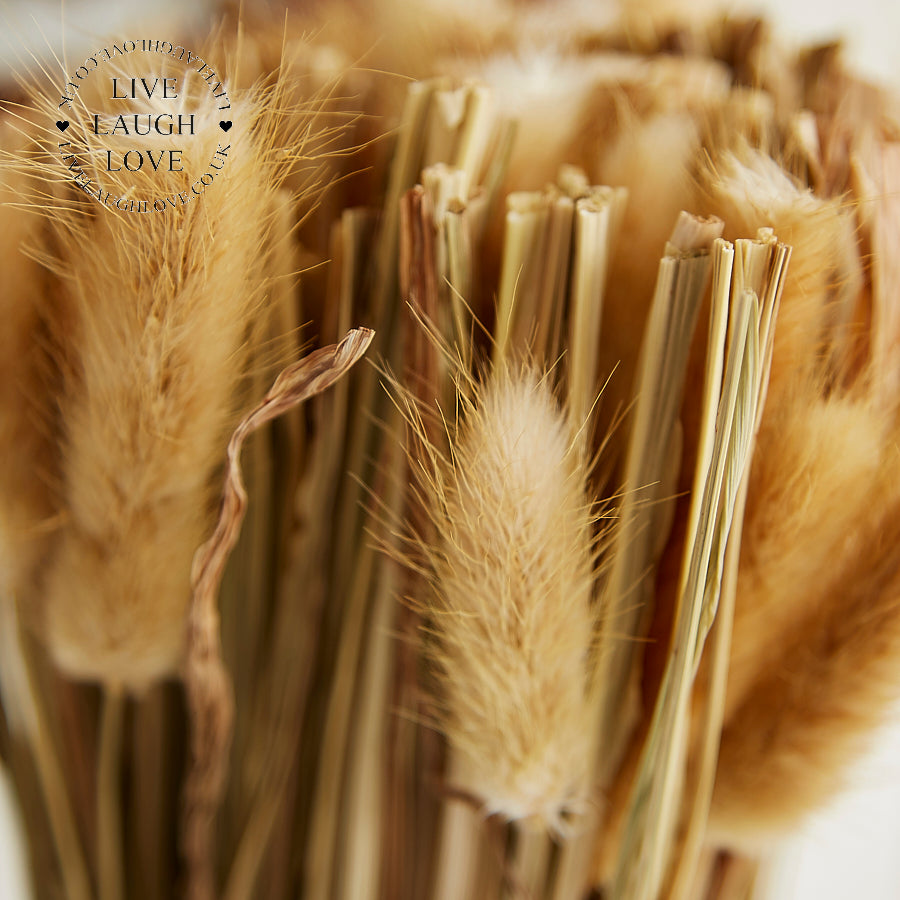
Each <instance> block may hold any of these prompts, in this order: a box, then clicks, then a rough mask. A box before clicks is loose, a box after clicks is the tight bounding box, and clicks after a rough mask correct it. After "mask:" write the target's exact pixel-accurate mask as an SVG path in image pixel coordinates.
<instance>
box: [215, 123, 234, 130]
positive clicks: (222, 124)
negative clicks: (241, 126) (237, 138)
mask: <svg viewBox="0 0 900 900" xmlns="http://www.w3.org/2000/svg"><path fill="white" fill-rule="evenodd" d="M233 124H234V123H233V122H219V128H221V129H222V131H228V129H229V128H231V126H232V125H233Z"/></svg>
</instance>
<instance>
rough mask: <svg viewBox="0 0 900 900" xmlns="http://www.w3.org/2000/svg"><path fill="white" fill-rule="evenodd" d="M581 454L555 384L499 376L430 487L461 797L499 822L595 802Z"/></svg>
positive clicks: (555, 814) (434, 568) (433, 561)
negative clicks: (590, 797)
mask: <svg viewBox="0 0 900 900" xmlns="http://www.w3.org/2000/svg"><path fill="white" fill-rule="evenodd" d="M574 448H575V442H574V441H573V436H572V434H571V433H570V430H569V428H568V426H567V424H566V419H565V417H564V416H563V413H562V411H561V410H560V409H559V407H558V405H557V403H556V400H555V399H554V397H553V394H552V391H551V389H550V387H549V386H548V384H547V382H546V381H545V380H544V381H542V380H540V379H539V378H538V377H537V375H536V374H535V373H534V372H533V371H530V370H528V369H524V370H520V371H506V370H500V371H498V372H495V373H494V374H493V375H492V376H491V377H490V378H489V380H488V382H487V384H486V385H485V386H484V387H483V388H482V389H481V391H480V393H479V396H477V397H476V399H475V401H474V403H473V405H472V408H470V409H469V410H468V412H467V415H466V416H465V419H464V421H463V422H462V424H461V426H460V427H459V429H458V433H457V435H456V443H455V446H454V447H453V448H452V451H451V459H450V461H449V463H447V464H446V465H445V466H443V468H441V469H440V470H439V471H437V472H435V473H434V479H433V481H431V483H430V485H429V487H430V489H431V497H430V502H431V509H430V515H431V519H432V521H433V525H434V528H435V531H436V538H435V540H434V543H433V545H431V546H427V547H424V550H425V555H426V557H427V558H428V561H429V564H430V570H431V575H432V579H433V581H432V597H431V603H430V607H431V608H430V614H431V620H432V621H431V625H432V627H433V629H434V632H435V637H434V640H433V641H432V643H431V645H430V654H431V656H432V660H433V662H434V664H435V666H436V668H437V670H438V672H439V676H440V683H441V687H440V691H439V703H440V708H441V711H442V720H443V721H442V726H443V728H444V730H445V732H446V734H447V737H448V739H449V741H450V743H451V745H452V746H453V747H454V749H455V750H456V751H457V752H458V753H459V754H460V756H461V766H460V768H461V769H462V770H463V771H464V772H465V773H466V774H465V776H464V777H465V781H466V783H465V784H462V785H458V786H459V787H462V788H464V789H465V790H467V791H469V792H471V793H472V794H474V795H475V796H477V797H478V798H479V799H480V800H481V801H482V802H483V805H484V809H485V810H486V811H487V812H488V813H499V814H501V815H503V816H505V817H507V818H509V819H521V818H533V819H537V820H538V821H540V822H542V823H543V824H545V825H549V826H550V827H556V828H561V827H562V825H563V816H564V814H565V813H567V812H577V811H578V810H579V809H581V808H583V806H584V804H585V803H586V801H587V783H586V782H587V771H588V758H589V742H588V733H589V729H588V728H586V727H585V723H586V721H588V709H587V703H586V698H585V690H586V682H587V665H588V655H589V651H590V646H591V640H592V633H593V620H592V610H591V584H592V577H591V576H592V550H591V521H590V515H589V508H588V504H587V501H586V499H585V472H584V467H583V465H582V462H581V459H580V457H579V454H578V452H577V451H576V450H575V449H574ZM429 480H430V479H429Z"/></svg>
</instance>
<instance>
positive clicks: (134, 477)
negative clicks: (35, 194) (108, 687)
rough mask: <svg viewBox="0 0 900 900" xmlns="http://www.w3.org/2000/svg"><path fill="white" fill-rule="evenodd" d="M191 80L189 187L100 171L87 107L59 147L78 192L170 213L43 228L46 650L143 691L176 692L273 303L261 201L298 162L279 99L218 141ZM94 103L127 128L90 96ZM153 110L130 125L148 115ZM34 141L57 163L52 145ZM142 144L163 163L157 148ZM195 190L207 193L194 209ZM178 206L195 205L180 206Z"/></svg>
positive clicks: (74, 214) (152, 140)
mask: <svg viewBox="0 0 900 900" xmlns="http://www.w3.org/2000/svg"><path fill="white" fill-rule="evenodd" d="M159 72H160V77H162V76H163V75H173V74H175V73H173V72H172V71H171V70H166V69H160V70H159ZM192 77H193V79H194V81H193V82H192V83H187V84H186V83H185V82H186V81H187V80H188V79H185V81H182V80H181V79H180V78H179V80H178V85H179V86H180V87H181V94H180V97H181V98H182V99H181V100H180V102H181V103H182V104H183V112H184V113H185V114H187V113H191V112H193V113H195V114H196V116H197V122H196V125H195V130H196V134H195V136H193V137H190V138H183V139H182V140H180V141H178V142H177V143H178V145H180V146H183V147H184V154H183V159H184V164H183V169H184V171H182V172H177V171H176V172H167V171H165V166H163V167H161V168H160V169H159V171H157V172H154V171H148V170H149V169H150V167H149V166H148V165H146V164H145V165H144V166H143V168H142V169H141V172H140V173H138V176H137V177H135V176H134V174H133V173H130V172H127V171H125V170H124V169H123V171H122V173H116V172H107V171H105V160H106V155H105V148H106V147H107V144H106V142H107V141H110V140H112V139H111V138H104V137H102V136H100V137H98V136H96V135H93V134H92V132H91V129H90V128H89V127H88V121H89V120H88V115H87V112H86V109H84V108H82V107H81V106H80V104H81V103H83V102H87V101H88V98H87V96H86V95H85V96H81V95H79V97H78V98H77V99H76V101H75V103H74V104H73V111H72V112H71V113H70V115H71V119H72V127H71V128H70V130H69V132H67V136H68V135H69V134H71V135H72V137H71V141H72V144H73V145H74V146H75V147H76V148H77V149H76V154H75V157H76V159H77V161H78V162H79V163H80V164H81V165H82V167H83V171H84V173H85V175H86V176H88V177H91V178H93V179H95V180H99V182H100V183H101V185H102V189H103V191H104V192H106V191H109V193H110V195H111V197H112V198H116V197H117V196H123V197H134V198H138V199H150V200H151V207H152V198H153V197H161V198H166V197H170V198H174V203H168V204H167V208H166V210H165V211H164V212H157V211H152V209H151V211H150V212H147V213H138V212H122V211H117V210H113V209H109V208H106V209H102V208H100V204H99V203H98V202H96V200H94V199H88V198H86V197H85V196H83V195H81V196H79V190H78V189H77V188H74V187H71V186H66V187H65V188H64V189H63V198H62V201H61V202H60V203H59V204H58V205H56V206H54V207H53V208H51V209H49V210H48V211H47V215H48V216H49V217H50V219H51V224H52V226H53V229H54V231H55V242H54V244H53V247H52V248H51V249H50V250H49V251H48V252H47V253H45V254H44V258H43V261H44V262H45V264H46V265H47V267H48V268H50V269H51V270H52V271H53V273H54V274H55V276H56V277H57V278H58V279H59V281H60V282H61V286H62V292H63V296H64V298H65V304H66V306H67V309H68V314H67V317H66V319H65V320H64V324H60V325H59V326H58V328H57V333H56V334H55V339H56V342H57V345H58V346H59V347H60V348H65V350H64V351H63V350H62V349H61V351H60V353H59V364H60V366H61V368H62V370H63V373H64V386H63V388H62V391H61V394H60V396H59V398H58V403H59V408H60V412H61V418H62V420H63V423H64V435H63V438H62V447H63V457H64V461H63V466H62V477H61V480H62V483H63V492H64V500H65V503H64V522H63V525H62V528H61V530H60V532H59V534H58V538H57V543H56V546H55V548H54V551H53V555H52V559H51V560H50V562H49V565H48V566H47V569H46V572H45V577H44V581H43V585H42V592H41V596H42V610H41V613H42V615H41V622H42V624H41V626H40V628H39V632H40V634H41V636H42V638H43V640H45V642H46V644H47V646H48V648H49V650H50V652H51V655H52V657H53V658H54V660H55V661H56V662H57V664H58V665H59V666H60V667H61V668H62V669H63V670H64V671H66V672H67V673H68V674H70V675H72V676H75V677H78V678H91V679H101V680H104V681H107V682H120V683H123V684H125V685H126V686H128V687H129V688H132V689H135V690H140V689H142V688H145V687H146V686H147V685H149V684H150V683H152V682H153V681H154V680H155V679H157V678H159V677H161V676H165V675H171V674H174V673H175V672H176V671H177V669H178V666H179V663H180V661H181V655H182V650H183V643H184V631H185V611H186V609H187V603H188V599H189V596H190V587H189V574H190V563H191V557H192V555H193V552H194V550H195V549H196V547H197V546H198V545H199V544H200V543H201V542H202V540H203V537H204V535H205V534H206V532H207V530H208V528H209V526H210V524H211V513H212V512H213V509H212V506H213V502H214V492H213V486H212V482H211V479H212V476H213V475H214V473H215V471H216V469H217V467H218V465H219V464H220V460H221V453H222V448H223V447H224V444H225V440H226V439H227V433H228V431H229V428H230V427H231V426H233V424H234V421H235V412H236V410H235V405H236V400H237V397H236V390H237V387H238V383H239V380H240V378H241V376H242V372H243V362H244V357H245V348H246V346H247V341H248V337H249V334H250V329H251V328H252V327H253V314H254V312H255V311H257V310H258V309H259V308H260V306H261V304H262V303H263V302H264V301H265V298H266V291H267V278H268V273H267V272H265V271H264V269H263V260H264V259H265V258H266V256H265V254H264V252H263V250H264V246H265V241H266V236H267V234H268V231H269V225H270V220H269V216H270V210H271V209H272V208H273V206H272V204H271V203H270V198H271V191H272V189H273V188H274V187H276V186H277V184H278V183H279V181H280V180H281V178H283V176H284V173H285V171H286V169H287V167H288V165H289V164H290V163H291V161H292V160H295V159H297V158H298V157H299V156H301V155H302V142H301V141H300V139H299V137H298V134H297V132H298V131H299V128H300V126H302V124H303V123H302V122H298V127H297V130H296V131H295V132H294V137H295V138H297V140H296V143H295V144H294V145H292V146H291V147H290V148H289V149H288V150H285V149H284V148H283V147H282V146H279V145H276V144H275V142H274V141H273V140H272V135H273V134H274V132H275V130H276V127H277V126H278V124H279V122H280V113H281V109H280V104H281V103H282V102H283V99H284V98H283V91H282V90H280V89H279V87H278V86H277V85H276V86H275V87H274V88H269V89H267V90H265V91H263V90H260V91H257V92H255V93H254V94H252V95H251V96H244V97H238V96H232V97H230V100H231V107H232V108H231V109H230V110H228V112H227V115H228V116H230V117H231V119H232V121H233V123H234V124H233V126H232V128H231V130H230V131H229V132H228V133H227V135H226V134H225V133H223V132H222V131H221V130H220V129H219V128H218V127H216V126H217V125H218V120H219V119H220V117H221V116H222V115H223V113H222V112H220V111H219V110H218V109H217V106H218V104H219V103H220V102H222V101H219V100H216V99H215V98H214V97H213V95H212V92H211V91H210V89H209V87H208V86H207V85H206V83H205V82H203V81H202V79H199V76H198V75H197V74H196V73H194V75H193V76H192ZM198 81H199V84H198V83H197V82H198ZM97 84H99V79H98V82H97ZM90 87H91V89H92V90H93V89H95V88H96V85H91V86H90ZM38 101H39V102H42V103H44V104H50V103H53V100H52V99H51V98H50V97H40V98H38ZM90 102H93V103H96V104H98V105H100V108H101V109H103V110H104V111H105V112H107V113H112V112H121V111H122V110H121V107H115V106H114V105H113V104H111V103H110V101H109V100H108V99H107V100H106V101H104V99H103V96H102V91H100V90H99V89H98V90H97V93H96V95H95V96H94V97H93V98H92V99H91V100H90ZM154 103H160V101H159V100H157V99H156V98H154V100H152V101H149V100H145V101H144V103H143V104H140V103H139V102H136V108H137V110H138V111H139V112H141V113H146V111H147V108H150V109H153V108H154V107H153V104H154ZM53 105H54V106H55V103H53ZM93 109H96V107H94V108H93ZM157 109H158V107H157ZM165 111H167V112H168V111H169V108H168V105H167V106H166V107H165ZM41 137H42V140H43V144H44V149H45V151H46V152H47V153H48V154H50V155H51V156H52V155H56V153H57V148H56V146H55V144H56V140H57V138H56V136H55V133H53V132H45V133H44V134H43V135H42V136H41ZM132 140H133V139H132ZM144 140H145V141H147V142H148V143H149V145H150V146H151V147H152V148H154V149H156V148H160V149H162V148H166V149H167V148H168V147H171V146H172V140H171V139H167V138H163V137H160V136H158V135H151V136H148V137H147V138H145V139H144ZM118 141H119V142H122V141H125V138H122V137H120V138H119V139H118ZM113 145H114V146H117V147H119V148H120V149H124V147H123V146H122V144H121V143H115V142H114V144H113ZM66 152H68V151H66ZM98 154H99V155H98ZM92 160H94V161H96V162H95V164H93V165H92V164H90V163H91V161H92ZM31 162H32V163H33V164H34V166H35V167H37V168H38V169H39V170H40V171H41V174H42V175H43V177H44V178H46V179H47V180H48V181H52V180H59V181H62V180H63V175H64V169H63V167H62V166H60V164H59V161H58V160H54V159H52V158H47V156H44V155H41V154H40V153H38V154H36V155H35V158H34V159H33V160H32V161H31ZM204 172H210V173H212V174H213V175H214V178H213V181H212V184H210V185H209V186H208V187H207V188H206V190H205V191H204V192H203V194H202V196H200V197H196V196H193V195H192V194H191V185H192V183H194V182H195V181H196V179H198V178H199V177H200V176H201V174H203V173H204ZM179 191H184V192H187V196H188V197H190V198H191V199H190V202H188V203H187V204H182V203H181V202H179V200H178V199H177V193H178V192H179Z"/></svg>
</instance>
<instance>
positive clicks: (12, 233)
mask: <svg viewBox="0 0 900 900" xmlns="http://www.w3.org/2000/svg"><path fill="white" fill-rule="evenodd" d="M25 146H26V141H25V139H24V138H23V136H22V135H20V134H19V133H18V132H17V131H16V130H15V129H14V127H13V125H12V123H11V122H10V121H8V120H6V121H0V234H2V235H3V240H2V242H0V272H2V273H3V282H2V285H0V321H2V322H3V326H2V328H0V458H2V460H3V464H2V465H0V498H2V500H0V602H7V601H11V600H12V599H13V598H19V599H21V600H24V599H25V595H27V594H30V593H31V590H30V588H31V581H32V579H33V576H34V572H35V566H36V565H37V563H38V561H39V559H40V557H41V555H42V553H43V552H44V550H45V549H46V543H47V537H48V533H49V526H50V524H51V523H50V517H51V515H52V512H53V491H52V479H53V464H54V459H53V456H54V454H53V450H52V441H53V438H52V425H51V422H50V409H49V403H48V402H47V396H46V387H47V385H46V384H45V379H44V375H45V369H46V360H45V359H44V352H43V348H42V346H41V337H40V336H41V333H42V318H43V315H44V313H45V310H46V307H47V305H48V303H47V299H46V298H45V297H44V295H43V292H42V288H43V283H42V277H41V272H40V267H39V266H38V264H37V263H36V262H35V261H34V260H33V259H32V258H31V257H30V256H29V255H28V251H29V249H30V248H32V247H33V246H35V245H36V244H37V243H38V241H39V239H40V233H41V225H42V222H41V218H40V216H38V215H36V214H34V213H29V212H26V211H24V210H22V209H21V208H20V207H19V206H18V205H17V204H18V203H20V202H21V199H22V196H23V195H24V194H27V193H28V192H29V191H30V190H31V189H32V182H31V180H30V178H29V177H28V175H27V174H25V173H23V172H21V171H18V170H17V169H16V167H15V165H14V163H13V159H14V154H16V153H19V152H21V151H22V150H23V149H24V147H25ZM8 154H9V155H8Z"/></svg>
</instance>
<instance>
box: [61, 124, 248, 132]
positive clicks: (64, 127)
mask: <svg viewBox="0 0 900 900" xmlns="http://www.w3.org/2000/svg"><path fill="white" fill-rule="evenodd" d="M230 124H231V123H230V122H229V125H230ZM56 127H57V128H58V129H59V130H60V131H65V130H66V129H67V128H68V127H69V123H68V122H57V123H56Z"/></svg>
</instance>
